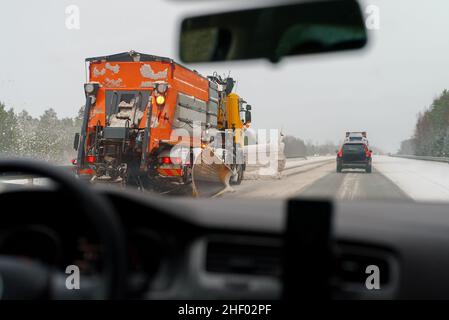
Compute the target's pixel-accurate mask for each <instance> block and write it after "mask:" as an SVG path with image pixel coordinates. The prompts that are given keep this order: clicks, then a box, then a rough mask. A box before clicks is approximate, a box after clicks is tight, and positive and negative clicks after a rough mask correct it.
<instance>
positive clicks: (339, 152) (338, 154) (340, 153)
mask: <svg viewBox="0 0 449 320" xmlns="http://www.w3.org/2000/svg"><path fill="white" fill-rule="evenodd" d="M337 157H339V158H341V157H343V149H340V150H339V151H338V153H337Z"/></svg>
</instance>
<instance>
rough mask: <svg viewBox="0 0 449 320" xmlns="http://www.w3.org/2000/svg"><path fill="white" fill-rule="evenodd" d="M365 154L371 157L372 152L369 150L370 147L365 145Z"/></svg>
mask: <svg viewBox="0 0 449 320" xmlns="http://www.w3.org/2000/svg"><path fill="white" fill-rule="evenodd" d="M365 155H366V157H367V158H369V157H371V152H370V151H369V149H368V148H367V147H366V146H365Z"/></svg>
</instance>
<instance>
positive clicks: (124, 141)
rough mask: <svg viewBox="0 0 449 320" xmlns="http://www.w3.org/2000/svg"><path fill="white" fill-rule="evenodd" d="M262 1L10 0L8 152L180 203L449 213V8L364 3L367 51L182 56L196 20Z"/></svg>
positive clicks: (6, 30)
mask: <svg viewBox="0 0 449 320" xmlns="http://www.w3.org/2000/svg"><path fill="white" fill-rule="evenodd" d="M264 3H265V2H264ZM257 4H258V2H257V1H251V2H249V3H246V4H244V3H241V2H233V1H222V2H221V1H211V2H206V1H199V2H197V1H162V0H152V1H136V0H129V1H127V2H126V3H123V4H122V5H121V6H114V5H110V2H108V1H95V2H92V1H87V0H77V1H72V2H70V3H69V2H67V1H57V2H55V1H47V0H42V1H33V2H28V1H26V2H25V1H23V0H19V1H6V2H3V3H2V4H1V5H0V30H2V31H1V32H0V33H1V38H2V42H3V43H4V44H7V45H6V46H5V47H4V50H1V51H0V61H1V62H0V66H1V72H0V156H1V157H4V158H6V157H20V158H31V159H36V160H42V161H45V162H50V163H53V164H54V165H57V166H61V167H62V168H64V169H66V170H67V171H68V172H70V173H71V174H73V175H74V176H76V177H77V178H79V179H86V180H88V181H89V182H91V183H92V184H96V183H99V182H100V181H101V182H103V183H110V184H114V185H119V186H126V187H129V188H130V189H132V190H139V191H142V190H146V191H147V192H150V193H156V194H161V195H164V196H172V195H174V196H186V197H212V196H213V197H223V198H265V199H266V198H280V199H284V198H288V197H294V196H302V197H306V198H308V197H316V196H317V197H323V196H324V197H330V198H334V199H339V200H360V199H375V200H384V199H391V200H404V201H445V202H446V201H449V165H448V162H449V91H448V90H447V88H448V86H449V82H448V72H447V68H446V65H447V62H448V56H449V42H448V41H446V40H445V39H446V38H447V32H448V30H449V20H448V19H447V17H446V15H447V12H448V10H449V3H448V2H447V1H444V0H435V1H432V3H426V2H422V1H419V2H418V1H410V0H398V1H389V0H369V1H368V0H366V1H360V5H361V9H362V11H363V14H364V18H365V24H366V27H367V30H368V40H369V42H368V46H367V47H366V48H364V49H363V50H357V51H348V52H339V53H327V54H320V55H303V56H298V57H288V58H284V59H282V60H281V61H280V62H279V63H277V64H272V63H270V62H269V61H268V60H262V59H261V60H251V61H238V62H222V63H204V64H188V63H186V64H185V63H183V62H182V61H181V60H180V56H179V52H178V42H179V36H180V35H179V30H180V23H181V21H182V19H183V18H184V17H186V16H189V15H198V14H200V13H201V14H202V13H204V14H205V13H209V12H217V11H220V10H235V9H236V8H240V7H246V6H248V7H251V6H257ZM124 7H126V8H124ZM24 8H27V9H26V10H24ZM208 39H209V38H208V36H205V37H204V41H212V40H210V39H209V40H208ZM198 50H201V47H199V48H198ZM186 137H187V140H186V139H185V138H186ZM186 141H187V142H186ZM351 141H353V142H357V143H359V144H346V142H351ZM192 144H193V145H194V147H193V148H192ZM361 152H363V157H358V158H357V157H353V158H351V157H345V153H361ZM206 158H207V159H206ZM33 179H34V178H33V177H27V176H12V177H11V176H6V175H2V176H1V177H0V180H1V182H2V183H1V185H2V187H3V186H4V185H11V184H17V185H24V184H25V185H26V184H29V183H31V182H30V181H32V180H33ZM35 184H40V182H39V183H35ZM373 186H382V187H381V188H377V187H373ZM348 190H350V191H351V192H349V191H348Z"/></svg>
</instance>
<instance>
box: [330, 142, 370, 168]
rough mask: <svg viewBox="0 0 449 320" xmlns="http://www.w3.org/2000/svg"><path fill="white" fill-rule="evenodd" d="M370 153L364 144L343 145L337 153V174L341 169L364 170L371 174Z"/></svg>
mask: <svg viewBox="0 0 449 320" xmlns="http://www.w3.org/2000/svg"><path fill="white" fill-rule="evenodd" d="M371 154H372V151H371V150H370V149H369V148H368V146H367V145H366V144H365V143H362V142H359V143H345V144H343V146H342V147H341V148H340V150H339V151H338V153H337V172H341V171H342V170H343V169H365V171H366V172H367V173H371Z"/></svg>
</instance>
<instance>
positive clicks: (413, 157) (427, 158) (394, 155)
mask: <svg viewBox="0 0 449 320" xmlns="http://www.w3.org/2000/svg"><path fill="white" fill-rule="evenodd" d="M390 157H395V158H406V159H413V160H424V161H435V162H447V163H449V157H430V156H413V155H405V154H390Z"/></svg>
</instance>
